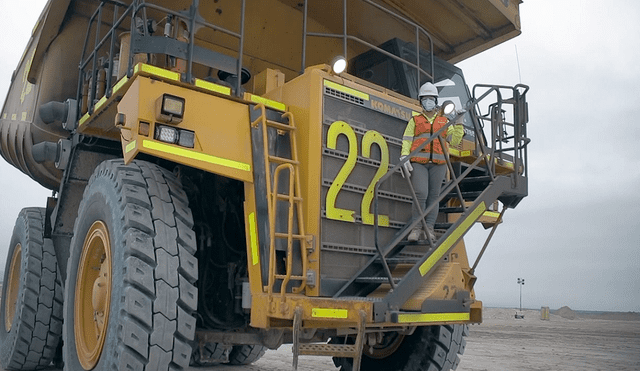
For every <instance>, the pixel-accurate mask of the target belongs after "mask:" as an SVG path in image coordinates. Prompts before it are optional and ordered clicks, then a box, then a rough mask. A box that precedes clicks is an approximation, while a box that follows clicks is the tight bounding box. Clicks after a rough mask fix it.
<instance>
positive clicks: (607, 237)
mask: <svg viewBox="0 0 640 371" xmlns="http://www.w3.org/2000/svg"><path fill="white" fill-rule="evenodd" d="M0 4H1V6H0V8H1V9H2V11H3V14H5V15H6V17H4V21H3V30H4V32H3V33H2V36H0V50H2V53H0V96H1V97H2V98H3V99H4V97H5V95H6V91H7V89H8V87H9V82H10V78H11V72H12V71H13V70H14V69H15V67H16V66H17V64H18V61H19V59H20V56H21V55H22V52H23V50H24V47H25V46H26V43H27V41H28V39H29V36H30V33H31V29H32V27H33V25H34V24H35V22H36V20H37V17H38V16H39V14H40V11H41V9H42V8H43V7H44V4H45V1H42V0H38V1H35V0H34V1H31V0H29V1H21V2H15V1H8V0H0ZM520 9H521V19H522V31H523V33H522V35H520V36H519V37H517V38H515V39H514V40H511V41H508V42H506V43H504V44H502V45H500V46H497V47H495V48H493V49H491V50H489V51H486V52H484V53H482V54H480V55H478V56H475V57H472V58H470V59H468V60H466V61H464V62H461V63H459V64H458V66H459V67H460V68H462V69H463V71H464V72H465V76H466V79H467V82H468V83H469V84H470V85H472V84H475V83H495V84H504V85H513V84H517V83H518V82H520V76H521V78H522V83H525V84H528V85H530V86H531V91H530V93H529V95H528V101H529V117H530V122H529V129H528V130H529V132H528V134H529V137H530V138H531V144H530V149H529V197H527V198H525V199H524V200H523V201H522V202H521V203H520V205H519V206H518V207H517V208H516V209H513V210H508V211H507V212H506V214H505V223H503V224H502V225H500V226H499V227H498V230H497V232H496V235H495V236H494V238H493V240H492V243H491V244H490V245H489V248H488V250H487V252H486V254H485V256H484V258H483V259H482V261H481V262H480V265H479V267H478V269H477V271H476V275H477V276H478V281H477V284H476V295H477V298H478V299H480V300H482V301H484V303H485V305H488V306H505V307H516V306H518V305H519V302H518V301H519V286H518V284H517V283H516V280H517V278H519V277H520V278H524V279H525V285H524V286H523V287H522V301H523V306H525V307H529V308H539V307H540V306H549V307H551V308H552V309H555V308H559V307H561V306H564V305H567V306H569V307H571V308H572V309H579V310H611V311H640V279H639V278H638V274H639V273H640V231H639V230H640V149H639V148H640V22H639V21H638V20H639V19H640V2H638V1H636V0H618V1H611V2H604V1H596V0H582V1H579V0H563V1H556V0H526V1H525V2H524V3H523V4H521V8H520ZM516 50H517V55H518V58H516ZM518 59H519V67H520V68H519V70H520V73H519V71H518V63H517V61H518ZM49 195H50V191H48V190H46V189H44V188H42V187H40V186H39V185H38V184H37V183H35V182H34V181H32V180H31V179H30V178H28V177H27V176H25V175H23V174H22V173H21V172H19V171H18V170H16V169H14V168H13V167H12V166H10V165H8V164H7V163H6V162H4V161H3V160H0V210H1V211H0V269H3V268H2V267H3V266H4V259H3V257H5V256H6V253H7V249H8V245H9V239H10V237H11V232H12V228H13V224H14V221H15V218H16V216H17V214H18V213H19V211H20V209H22V208H23V207H28V206H44V205H45V198H46V197H47V196H49ZM475 228H476V229H474V230H472V231H471V232H470V233H469V235H468V236H467V240H466V241H467V246H468V248H469V253H470V259H472V260H473V259H474V257H475V255H477V252H478V251H479V250H480V247H481V246H482V243H483V242H484V237H485V236H486V233H487V232H486V231H484V230H483V229H482V227H480V226H479V225H478V226H477V227H475Z"/></svg>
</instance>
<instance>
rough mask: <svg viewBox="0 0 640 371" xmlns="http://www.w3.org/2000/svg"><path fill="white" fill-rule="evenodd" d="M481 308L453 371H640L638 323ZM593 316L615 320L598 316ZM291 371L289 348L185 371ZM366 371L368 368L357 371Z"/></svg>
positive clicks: (311, 368) (313, 369) (316, 360)
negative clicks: (241, 362)
mask: <svg viewBox="0 0 640 371" xmlns="http://www.w3.org/2000/svg"><path fill="white" fill-rule="evenodd" d="M514 314H515V310H513V309H495V308H486V309H485V312H484V323H482V324H481V325H474V326H471V329H470V330H471V331H470V335H469V337H468V338H467V348H466V351H465V354H464V355H463V356H462V357H461V362H460V365H459V367H458V371H555V370H562V371H571V370H576V371H577V370H580V371H584V370H589V371H597V370H602V371H604V370H606V371H640V320H637V319H638V316H637V315H630V316H622V318H634V319H636V320H611V319H593V318H583V317H580V316H579V315H573V314H572V313H569V315H566V313H561V314H563V315H565V317H574V319H568V318H564V317H561V316H559V315H554V314H551V315H550V320H548V321H543V320H540V312H539V311H534V310H526V311H524V314H525V318H524V319H518V320H516V319H515V318H514ZM598 318H621V316H619V315H618V316H615V315H612V316H607V315H601V316H598ZM218 370H221V371H231V370H234V371H249V370H251V371H280V370H291V346H290V345H283V346H282V347H280V349H278V350H277V351H268V352H267V353H266V354H265V355H264V357H263V358H262V359H260V360H259V361H258V362H256V363H255V364H253V365H249V366H224V365H221V366H217V367H211V368H206V369H203V368H190V369H189V371H218ZM298 370H300V371H320V370H336V369H335V367H334V366H333V362H332V361H331V359H330V358H325V357H307V356H303V357H300V362H299V366H298ZM363 371H369V370H363Z"/></svg>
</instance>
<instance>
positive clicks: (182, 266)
mask: <svg viewBox="0 0 640 371" xmlns="http://www.w3.org/2000/svg"><path fill="white" fill-rule="evenodd" d="M192 227H193V217H192V214H191V210H190V209H189V207H188V201H187V197H186V194H185V193H184V191H183V190H182V187H181V185H180V183H179V181H178V180H177V179H176V178H175V177H174V176H173V175H172V174H171V173H170V172H168V171H166V170H165V169H162V168H160V167H158V166H155V165H152V164H149V163H146V162H141V161H134V162H133V163H131V164H129V165H125V164H124V162H123V161H122V160H109V161H105V162H103V163H102V164H100V165H99V166H98V167H97V168H96V170H95V171H94V173H93V175H92V176H91V179H90V180H89V183H88V184H87V186H86V188H85V191H84V194H83V197H82V201H81V203H80V206H79V209H78V217H77V219H76V223H75V225H74V236H73V239H72V241H71V247H70V256H69V263H68V265H67V280H66V285H65V286H66V287H65V300H66V305H65V307H64V325H63V340H64V349H63V360H64V363H65V370H70V371H81V370H147V371H161V370H169V369H171V370H183V369H186V368H187V367H188V366H189V359H190V356H191V345H190V343H191V342H192V341H193V338H194V335H195V327H196V320H195V317H194V313H195V311H196V309H197V298H198V292H197V288H196V286H195V285H194V283H195V281H196V279H197V277H198V262H197V259H196V257H195V256H194V254H195V252H196V238H195V233H194V232H193V230H192Z"/></svg>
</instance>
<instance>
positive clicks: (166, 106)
mask: <svg viewBox="0 0 640 371" xmlns="http://www.w3.org/2000/svg"><path fill="white" fill-rule="evenodd" d="M184 106H185V99H184V98H180V97H177V96H175V95H171V94H162V96H161V97H160V98H158V103H157V104H156V107H157V115H156V116H157V119H158V121H164V122H166V123H169V124H178V123H180V122H181V121H182V119H183V117H184Z"/></svg>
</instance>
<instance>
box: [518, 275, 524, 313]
mask: <svg viewBox="0 0 640 371" xmlns="http://www.w3.org/2000/svg"><path fill="white" fill-rule="evenodd" d="M518 285H519V286H520V311H521V312H522V286H524V278H518Z"/></svg>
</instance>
